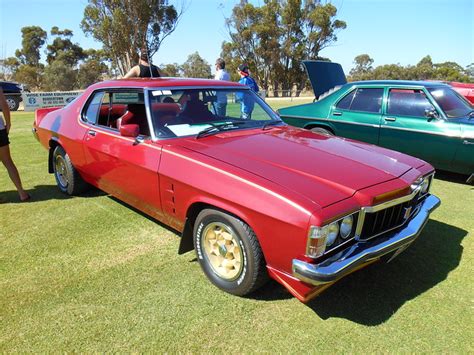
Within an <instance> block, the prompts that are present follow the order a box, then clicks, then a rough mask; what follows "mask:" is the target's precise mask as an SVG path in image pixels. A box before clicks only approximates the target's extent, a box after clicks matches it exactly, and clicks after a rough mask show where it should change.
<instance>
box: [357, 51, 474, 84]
mask: <svg viewBox="0 0 474 355" xmlns="http://www.w3.org/2000/svg"><path fill="white" fill-rule="evenodd" d="M354 64H355V65H356V66H355V68H353V69H351V71H350V77H349V78H348V79H349V81H354V80H373V79H375V80H389V79H393V80H442V81H460V82H469V81H473V80H472V79H474V78H473V77H472V76H470V75H469V74H470V72H469V66H468V67H467V68H466V69H464V68H462V67H461V66H460V65H459V64H457V63H454V62H444V63H438V64H434V63H433V60H432V59H431V57H430V56H429V55H427V56H425V57H423V58H422V59H421V60H420V61H419V62H418V63H417V64H416V65H407V66H402V65H400V64H385V65H380V66H378V67H376V68H375V69H373V68H372V64H373V60H372V58H370V56H368V55H367V54H363V55H359V56H357V57H355V58H354Z"/></svg>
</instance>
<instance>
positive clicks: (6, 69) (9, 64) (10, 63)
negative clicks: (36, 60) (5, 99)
mask: <svg viewBox="0 0 474 355" xmlns="http://www.w3.org/2000/svg"><path fill="white" fill-rule="evenodd" d="M19 66H20V62H19V61H18V59H17V58H15V57H8V58H5V59H0V79H2V80H12V79H13V75H14V74H15V72H16V71H17V70H18V67H19Z"/></svg>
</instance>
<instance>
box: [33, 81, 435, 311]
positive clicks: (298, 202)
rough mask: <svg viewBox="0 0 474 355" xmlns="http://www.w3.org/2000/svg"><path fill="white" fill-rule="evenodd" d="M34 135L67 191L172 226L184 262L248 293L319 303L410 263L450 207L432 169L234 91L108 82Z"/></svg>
mask: <svg viewBox="0 0 474 355" xmlns="http://www.w3.org/2000/svg"><path fill="white" fill-rule="evenodd" d="M224 102H227V105H226V107H225V111H226V112H222V111H221V110H222V107H221V108H220V110H219V111H218V110H217V103H219V104H222V103H224ZM242 105H246V109H248V108H249V107H252V113H251V115H250V116H249V117H248V118H247V119H243V115H242V113H241V112H242ZM246 112H247V113H248V111H246ZM33 131H34V134H35V136H36V137H37V138H38V139H39V141H40V142H41V144H42V145H43V146H44V147H45V148H46V149H47V150H48V151H49V158H48V166H49V172H50V173H53V174H54V176H55V178H56V182H57V185H58V187H59V189H60V190H61V191H63V192H64V193H66V194H71V195H72V194H77V193H80V192H81V191H83V190H84V188H85V187H86V186H87V184H90V185H93V186H95V187H98V188H100V189H102V190H104V191H106V192H107V193H109V194H111V195H113V196H115V197H117V198H118V199H120V200H122V201H125V202H126V203H128V204H130V205H131V206H133V207H135V208H137V209H139V210H141V211H143V212H144V213H147V214H148V215H150V216H152V217H154V218H156V219H157V220H159V221H161V222H162V223H165V224H167V225H169V226H171V227H172V228H173V229H175V230H176V231H178V232H179V233H180V234H181V243H180V247H179V253H184V252H187V251H190V250H193V249H195V250H196V255H197V259H198V261H199V263H200V265H201V267H202V269H203V271H204V273H205V274H206V276H207V277H208V278H209V280H210V281H211V282H212V283H213V284H214V285H216V286H217V287H219V288H220V289H222V290H224V291H226V292H229V293H232V294H235V295H247V294H249V293H251V292H253V291H254V290H256V289H257V288H259V287H260V286H261V285H263V284H264V282H265V280H266V279H267V278H268V276H270V277H272V278H274V279H275V280H277V281H278V282H280V283H281V284H282V285H283V286H285V287H286V288H287V289H288V290H289V291H290V292H291V293H292V294H293V295H294V296H296V297H297V298H298V299H299V300H301V301H303V302H306V301H308V300H310V299H311V298H312V297H314V296H315V295H317V294H318V293H319V292H321V291H322V290H324V289H325V288H327V287H328V286H329V285H331V284H333V283H334V282H336V281H337V280H338V279H340V278H341V277H344V276H345V275H347V274H349V273H351V272H353V271H356V270H358V269H360V268H362V267H363V266H365V265H367V264H370V263H372V262H374V261H376V260H379V259H380V258H383V257H386V258H387V259H388V258H391V257H394V256H396V255H398V254H399V253H400V252H401V251H402V250H404V249H405V248H406V247H408V246H409V245H410V244H411V243H412V242H413V241H414V240H415V239H416V238H417V237H418V235H419V234H420V232H421V231H422V229H423V227H424V225H425V224H426V223H427V220H428V218H429V215H430V213H431V211H433V210H434V209H435V208H436V207H437V206H438V205H439V203H440V201H439V199H438V198H437V197H435V196H433V195H431V194H430V193H429V189H430V186H431V182H432V178H433V174H434V170H433V167H432V166H431V165H429V164H428V163H426V162H424V161H422V160H419V159H417V158H413V157H410V156H407V155H404V154H401V153H397V152H394V151H390V150H386V149H383V148H379V147H376V146H373V145H367V144H364V143H358V142H354V141H348V140H345V139H341V138H337V137H330V136H326V135H321V134H315V133H313V132H309V131H306V130H303V129H299V128H294V127H290V126H287V125H286V124H284V122H282V121H281V120H280V119H279V117H278V116H277V114H276V113H275V112H273V111H272V109H271V108H270V107H269V106H267V105H266V103H265V102H264V101H263V100H262V99H261V98H259V97H258V96H257V95H256V94H255V93H254V92H253V91H251V90H250V89H249V88H248V87H246V86H243V85H240V84H237V83H232V82H226V81H214V80H198V79H194V80H193V79H159V78H157V79H127V80H115V81H108V82H103V83H98V84H95V85H93V86H91V87H89V88H88V89H87V90H86V91H85V92H84V93H83V94H82V95H81V96H79V97H78V98H77V99H76V100H74V101H73V102H71V103H70V104H69V105H67V106H66V107H64V108H47V109H39V110H37V111H36V117H35V121H34V128H33ZM427 237H429V236H427ZM177 267H179V266H178V265H177ZM367 287H373V285H367ZM196 292H198V291H196Z"/></svg>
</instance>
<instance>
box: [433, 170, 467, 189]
mask: <svg viewBox="0 0 474 355" xmlns="http://www.w3.org/2000/svg"><path fill="white" fill-rule="evenodd" d="M435 178H436V179H440V180H443V181H448V182H454V183H457V184H465V185H469V184H468V183H467V182H466V181H467V178H468V175H461V174H457V173H452V172H450V171H444V170H436V175H435Z"/></svg>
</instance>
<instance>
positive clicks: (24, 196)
mask: <svg viewBox="0 0 474 355" xmlns="http://www.w3.org/2000/svg"><path fill="white" fill-rule="evenodd" d="M0 110H1V113H0V160H1V161H2V163H3V165H5V168H7V171H8V176H10V179H11V180H12V182H13V184H15V187H16V189H17V191H18V195H19V196H20V201H21V202H25V201H28V200H29V199H30V195H28V193H27V192H26V191H25V189H23V186H22V184H21V180H20V174H18V170H17V168H16V166H15V163H14V162H13V160H12V156H11V155H10V147H9V144H10V141H9V140H8V133H10V127H11V120H10V109H9V108H8V104H7V101H6V99H5V95H3V90H2V89H0Z"/></svg>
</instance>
